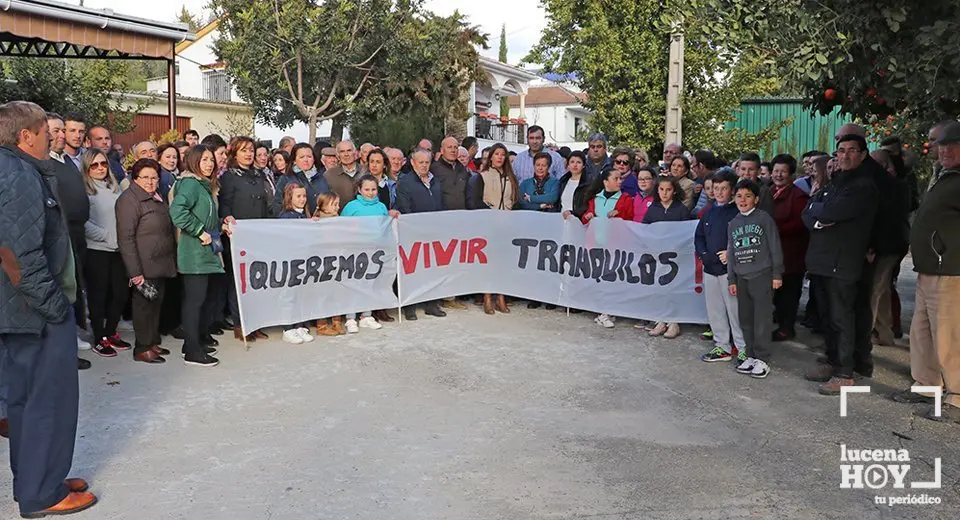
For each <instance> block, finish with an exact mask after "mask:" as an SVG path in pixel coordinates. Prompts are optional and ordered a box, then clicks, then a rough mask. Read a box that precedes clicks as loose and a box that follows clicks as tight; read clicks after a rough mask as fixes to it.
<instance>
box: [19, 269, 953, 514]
mask: <svg viewBox="0 0 960 520" xmlns="http://www.w3.org/2000/svg"><path fill="white" fill-rule="evenodd" d="M903 272H904V274H903V276H902V280H901V282H900V287H901V289H900V291H901V294H902V295H903V297H904V320H905V322H906V323H908V322H909V316H910V314H911V312H912V301H911V300H912V295H913V285H914V281H915V280H914V276H913V275H912V273H910V271H909V259H908V260H907V261H906V263H905V266H904V269H903ZM592 318H593V316H592V315H586V314H580V315H570V316H567V315H566V313H564V312H562V311H560V310H556V311H546V310H542V309H540V310H527V309H526V308H525V305H523V304H522V303H520V302H517V303H515V304H514V305H513V312H512V313H511V314H510V315H499V314H498V315H497V316H485V315H484V314H483V313H482V312H481V311H480V310H479V308H477V307H472V306H471V308H470V309H469V310H467V311H453V312H451V315H450V316H448V317H447V318H444V319H435V318H429V317H423V316H422V314H421V318H420V320H418V321H417V322H416V323H404V324H402V325H400V324H397V323H393V324H388V325H386V326H385V327H384V328H383V329H382V330H381V331H367V330H363V331H361V333H360V334H357V335H352V336H348V337H339V338H333V339H327V338H322V339H318V340H317V341H316V342H314V343H311V344H307V345H300V346H291V345H286V344H284V343H282V342H280V341H279V337H280V333H279V331H278V330H276V329H273V330H270V331H269V332H270V335H271V340H270V341H261V342H257V343H255V344H252V345H251V349H250V350H249V351H247V350H244V348H243V346H242V345H239V344H238V343H236V342H235V341H233V340H232V338H231V339H227V336H224V337H223V338H222V339H223V344H222V345H221V354H220V355H219V357H220V359H221V361H222V363H221V365H220V367H218V368H215V369H202V368H193V367H190V368H187V367H185V366H184V365H183V364H182V363H180V362H179V358H178V357H177V356H174V357H173V358H171V359H170V360H169V361H168V363H167V364H166V365H164V366H160V367H157V366H148V365H145V364H141V363H134V362H132V360H131V359H130V358H129V357H128V356H122V357H118V358H114V359H93V360H92V361H93V364H94V366H93V368H92V369H91V370H88V371H86V372H83V373H82V374H81V385H82V389H81V395H82V397H81V416H80V431H79V436H78V439H77V451H76V461H75V464H74V474H75V475H76V476H83V477H87V478H88V479H89V480H90V481H91V482H92V487H93V491H95V492H96V493H97V494H98V495H99V496H100V498H101V503H100V504H99V505H98V506H96V507H95V508H93V509H91V510H90V511H88V512H85V513H81V514H78V515H76V518H78V519H84V518H89V519H104V520H106V519H137V520H151V519H163V520H168V519H180V518H184V519H185V518H204V519H211V520H213V519H225V520H226V519H331V520H339V519H347V518H350V519H371V520H372V519H391V520H407V519H409V520H430V519H455V520H459V519H483V520H487V519H510V520H513V519H574V518H601V519H610V520H613V519H668V518H671V519H672V518H677V519H681V518H683V519H686V518H700V519H722V518H790V519H807V518H809V519H826V518H845V519H846V518H856V519H866V518H957V517H958V516H960V444H958V443H957V442H956V441H957V439H958V438H960V426H957V425H944V424H938V423H931V422H928V421H925V420H922V419H914V418H913V417H912V415H911V411H912V408H911V407H910V406H908V405H902V404H896V403H894V402H892V401H890V400H889V399H887V397H886V394H888V393H889V392H892V391H894V390H897V389H900V388H902V387H905V386H906V385H907V384H909V361H908V351H907V349H906V348H905V347H904V346H893V347H883V348H879V349H878V351H877V368H878V373H877V374H876V375H875V378H874V379H873V380H872V381H871V380H867V381H866V382H865V383H863V384H870V385H871V386H872V393H871V394H870V395H864V394H857V395H854V396H852V397H851V398H850V402H851V405H850V415H849V416H848V417H846V418H840V417H839V405H838V403H839V399H838V398H829V397H822V396H820V395H818V394H817V393H816V386H815V385H814V384H812V383H808V382H806V381H804V380H803V379H802V372H803V371H804V370H805V369H806V368H808V367H810V366H811V365H812V364H813V363H814V359H815V357H816V352H815V349H813V348H811V346H816V345H819V344H821V343H822V341H821V338H819V337H816V336H811V335H809V333H807V332H806V331H803V333H802V335H801V337H800V338H798V339H799V341H797V342H789V343H785V344H781V345H778V346H777V349H776V356H775V358H774V359H773V360H772V366H773V372H772V373H771V375H770V377H768V378H767V379H765V380H754V379H751V378H749V377H745V376H741V375H738V374H737V373H735V372H734V371H733V368H732V366H729V365H727V364H724V363H715V364H706V363H702V362H700V361H699V360H698V359H697V358H698V356H699V355H700V354H701V353H702V352H703V351H704V350H705V349H706V347H707V346H708V344H707V343H705V342H702V341H700V340H699V338H698V335H699V333H700V332H701V331H702V330H703V329H702V327H698V326H685V327H684V329H683V335H682V336H681V337H680V338H678V339H675V340H665V339H661V338H649V337H647V336H646V335H645V334H642V333H641V331H638V330H636V329H634V328H633V327H632V324H633V322H632V320H621V321H619V322H618V323H617V326H616V328H614V329H602V328H600V327H598V326H596V325H595V324H594V323H593V321H592ZM905 342H906V340H904V344H905ZM165 346H167V347H168V348H171V349H179V345H178V344H177V343H176V342H175V341H173V340H169V341H167V342H166V343H165ZM87 357H90V356H87ZM841 444H846V445H847V446H848V447H851V448H857V449H874V448H879V449H884V448H886V449H889V448H899V447H901V446H902V447H904V448H906V449H908V450H909V451H910V456H911V459H912V462H911V465H912V467H913V469H912V470H911V474H910V477H908V479H907V480H908V481H909V480H911V477H914V478H915V479H916V480H929V477H931V476H932V470H931V469H930V467H931V464H932V461H933V459H934V458H935V457H940V458H941V460H942V473H943V480H942V482H943V488H942V489H939V490H910V489H906V490H892V489H887V490H885V491H882V492H876V491H870V490H862V491H861V490H849V489H846V490H845V489H840V487H839V482H840V461H839V457H840V445H841ZM5 446H6V445H5V444H3V445H0V450H6V447H5ZM922 491H925V492H926V493H927V494H928V495H931V496H937V497H939V498H940V499H941V500H942V503H941V504H940V505H925V506H918V505H914V506H907V505H899V506H894V507H890V506H886V505H877V504H875V500H874V496H875V495H877V494H880V495H884V496H886V495H895V496H903V495H907V494H909V493H913V494H917V495H919V494H921V492H922ZM0 493H2V494H3V503H4V505H3V506H2V507H0V517H4V518H14V517H16V509H15V507H14V505H13V502H12V497H11V485H10V477H9V474H8V473H6V472H4V474H3V476H2V477H0Z"/></svg>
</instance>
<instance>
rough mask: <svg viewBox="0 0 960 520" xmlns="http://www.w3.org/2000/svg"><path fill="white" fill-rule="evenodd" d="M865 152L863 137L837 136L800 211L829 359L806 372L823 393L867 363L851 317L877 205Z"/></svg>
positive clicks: (850, 378) (849, 379) (850, 381)
mask: <svg viewBox="0 0 960 520" xmlns="http://www.w3.org/2000/svg"><path fill="white" fill-rule="evenodd" d="M866 158H867V142H866V140H865V139H864V138H863V137H861V136H859V135H846V136H843V137H841V138H840V139H839V140H838V143H837V160H838V171H837V172H836V173H835V174H834V176H833V179H832V180H831V182H830V184H829V185H827V186H826V187H824V188H823V189H821V190H820V191H819V192H817V194H816V196H814V197H813V198H812V199H811V200H810V203H809V204H808V205H807V208H806V209H805V210H804V212H803V222H804V224H805V225H806V226H807V229H809V230H810V245H809V247H808V248H807V258H806V262H807V272H808V273H810V274H811V275H812V276H818V277H819V278H818V279H817V282H816V283H815V284H814V286H815V287H816V290H817V294H816V298H817V304H818V306H819V309H820V316H821V321H822V323H823V324H824V337H825V339H826V343H827V359H828V360H829V365H823V366H819V367H817V368H816V369H815V370H813V371H811V372H810V373H808V374H807V376H806V377H807V379H808V380H811V381H818V382H822V383H823V384H822V385H820V389H819V390H820V393H821V394H824V395H838V394H839V393H840V387H842V386H852V385H853V384H854V379H853V377H854V372H855V371H857V372H859V371H860V370H868V369H869V370H872V368H873V363H872V361H871V355H870V347H869V344H868V345H866V346H864V345H861V344H857V343H856V328H855V320H854V311H855V308H856V306H855V304H856V298H857V282H858V281H859V280H860V276H861V273H862V270H863V264H864V258H865V257H866V255H867V247H868V246H869V245H870V233H871V231H872V229H873V219H874V214H875V213H876V211H877V186H876V184H875V183H874V182H873V177H872V174H871V172H870V171H869V169H868V168H867V166H866V165H864V160H865V159H866ZM860 373H862V372H860Z"/></svg>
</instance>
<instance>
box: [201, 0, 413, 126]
mask: <svg viewBox="0 0 960 520" xmlns="http://www.w3.org/2000/svg"><path fill="white" fill-rule="evenodd" d="M419 5H420V0H398V1H393V0H324V1H320V0H284V1H282V2H280V1H276V2H250V1H249V0H213V1H212V2H211V8H212V9H213V11H214V13H215V14H216V15H217V16H219V17H220V19H221V24H220V37H219V38H218V39H217V41H216V42H215V48H216V52H217V54H218V56H219V57H220V59H222V60H223V61H225V62H226V63H227V72H228V73H230V74H231V76H232V77H233V81H234V84H235V85H236V87H237V90H238V91H239V92H240V95H241V96H242V97H243V98H244V99H245V100H247V101H249V102H250V103H251V105H252V106H253V109H254V114H255V117H256V118H257V120H259V121H261V122H263V123H267V124H271V125H275V126H278V127H280V128H286V127H289V126H290V125H291V124H293V122H295V121H303V122H305V123H307V124H308V126H309V127H310V141H311V142H314V141H315V139H316V126H317V124H318V123H319V122H320V121H324V120H327V119H332V118H335V117H337V116H339V115H341V114H344V113H346V112H347V111H349V110H352V109H354V108H356V107H358V106H361V105H362V104H363V102H364V96H365V93H366V92H367V91H368V90H369V89H370V88H371V87H373V86H375V85H376V84H377V83H380V82H390V81H396V80H397V79H404V80H408V79H410V78H409V77H403V78H401V77H400V76H399V75H398V74H396V73H394V71H391V70H389V69H388V68H387V61H388V59H389V57H390V53H391V50H392V49H393V48H394V47H396V46H397V44H398V36H399V35H400V33H401V31H402V28H403V27H404V25H405V24H407V22H409V21H410V20H411V19H412V18H413V16H414V15H415V14H416V13H417V12H418V11H419ZM227 14H229V16H227Z"/></svg>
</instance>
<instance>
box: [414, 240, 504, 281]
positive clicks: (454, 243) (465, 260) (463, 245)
mask: <svg viewBox="0 0 960 520" xmlns="http://www.w3.org/2000/svg"><path fill="white" fill-rule="evenodd" d="M485 247H487V241H486V239H483V238H471V239H470V240H459V239H456V238H454V239H451V240H450V241H449V242H447V243H446V244H444V243H443V242H440V241H439V240H434V241H432V242H414V243H413V244H412V245H411V246H410V251H409V252H407V250H406V249H404V247H403V246H400V265H401V266H402V267H403V272H404V274H412V273H413V272H414V271H416V270H417V268H418V267H422V268H424V269H430V268H432V267H444V266H448V265H450V264H451V263H454V261H455V259H456V260H457V261H458V263H460V264H474V263H480V264H486V263H487V254H486V253H485V252H484V251H483V249H484V248H485ZM431 250H432V251H433V255H432V258H431V254H430V251H431ZM458 250H459V251H458ZM458 252H459V254H457V253H458ZM421 253H423V256H422V258H423V259H422V260H421Z"/></svg>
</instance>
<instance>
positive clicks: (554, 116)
mask: <svg viewBox="0 0 960 520" xmlns="http://www.w3.org/2000/svg"><path fill="white" fill-rule="evenodd" d="M586 98H587V94H586V93H584V92H581V91H579V90H577V89H575V88H574V87H571V86H568V85H563V84H559V83H553V82H550V81H547V80H542V79H541V80H538V81H536V82H534V83H531V85H530V87H529V89H528V90H527V94H526V96H525V99H523V98H521V97H520V96H510V97H509V98H508V102H509V104H510V118H521V119H524V120H525V121H526V123H527V126H528V127H529V126H532V125H538V126H541V127H543V130H544V134H545V136H544V137H545V138H546V142H547V143H554V144H556V145H557V146H570V147H571V148H583V142H582V141H580V140H578V139H577V137H578V135H580V134H582V133H584V132H586V131H587V122H586V121H587V117H588V116H590V111H589V110H587V109H586V108H584V107H583V105H582V103H583V101H584V100H586ZM581 137H582V136H581Z"/></svg>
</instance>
